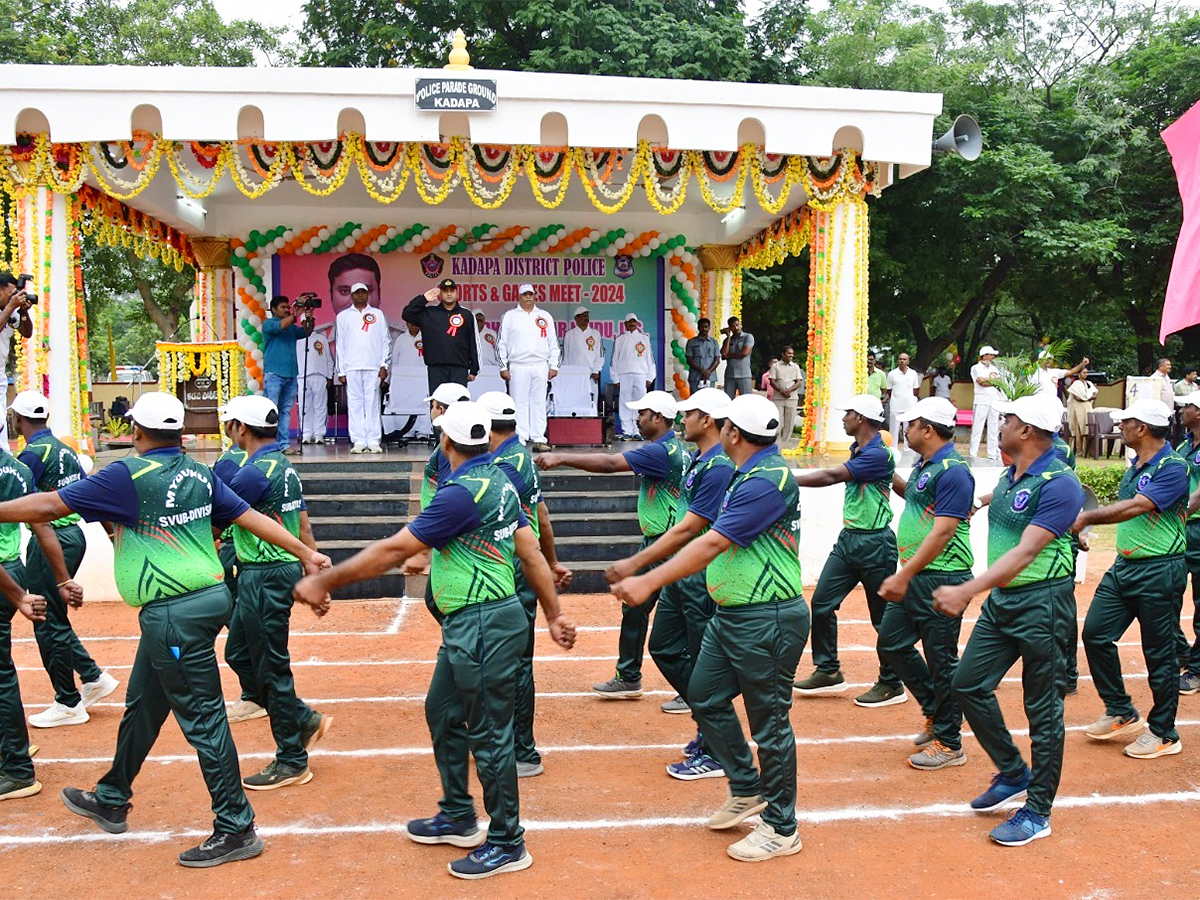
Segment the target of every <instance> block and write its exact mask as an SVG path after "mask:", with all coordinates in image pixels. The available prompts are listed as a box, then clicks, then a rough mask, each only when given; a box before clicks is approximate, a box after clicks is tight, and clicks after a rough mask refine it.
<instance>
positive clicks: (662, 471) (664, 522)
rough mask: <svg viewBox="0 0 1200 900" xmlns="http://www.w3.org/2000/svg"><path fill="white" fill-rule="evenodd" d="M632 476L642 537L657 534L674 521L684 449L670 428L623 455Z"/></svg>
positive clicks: (681, 477) (683, 466)
mask: <svg viewBox="0 0 1200 900" xmlns="http://www.w3.org/2000/svg"><path fill="white" fill-rule="evenodd" d="M622 455H623V456H624V457H625V461H626V462H627V463H629V468H631V469H632V470H633V471H634V473H635V474H636V475H639V476H640V477H641V485H640V487H639V488H638V505H637V511H638V525H639V526H641V529H642V534H644V535H645V536H646V537H658V536H659V535H660V534H662V533H663V532H664V531H668V530H670V528H671V526H673V525H674V524H675V512H676V509H677V507H678V504H679V491H680V488H681V486H682V484H683V471H684V469H685V467H686V466H687V451H686V450H685V449H684V447H683V444H681V443H680V442H679V438H677V437H676V436H675V432H674V431H673V430H671V431H668V432H667V433H666V434H664V435H663V436H662V437H660V438H659V439H658V440H656V441H651V442H649V443H647V444H645V445H643V446H641V447H638V448H636V449H634V450H626V451H625V452H624V453H623V454H622Z"/></svg>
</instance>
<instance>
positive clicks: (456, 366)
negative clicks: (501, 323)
mask: <svg viewBox="0 0 1200 900" xmlns="http://www.w3.org/2000/svg"><path fill="white" fill-rule="evenodd" d="M434 301H437V305H436V306H430V305H429V304H430V303H431V302H434ZM403 315H404V321H405V322H411V323H412V324H413V325H416V326H417V327H418V328H420V329H421V340H423V341H424V342H425V351H424V352H425V367H426V369H428V376H429V393H430V394H432V393H433V392H434V391H436V390H437V389H438V386H439V385H442V384H446V383H451V384H466V383H467V382H469V381H474V380H475V376H476V375H478V374H479V345H478V344H476V343H475V317H474V316H473V315H472V314H471V313H470V312H468V311H467V309H466V308H465V307H463V306H459V304H458V286H457V285H456V284H455V283H454V281H453V280H452V279H450V278H444V279H442V280H441V281H440V282H438V286H437V287H435V288H430V289H429V290H427V291H426V292H425V293H424V294H418V295H417V296H416V297H413V298H412V300H410V301H409V304H408V306H406V307H404V313H403Z"/></svg>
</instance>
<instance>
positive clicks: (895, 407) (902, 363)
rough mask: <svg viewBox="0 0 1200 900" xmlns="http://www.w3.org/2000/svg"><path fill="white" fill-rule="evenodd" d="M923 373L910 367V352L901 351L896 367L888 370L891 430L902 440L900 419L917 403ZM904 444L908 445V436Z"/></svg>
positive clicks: (894, 435)
mask: <svg viewBox="0 0 1200 900" xmlns="http://www.w3.org/2000/svg"><path fill="white" fill-rule="evenodd" d="M921 381H922V379H921V373H920V372H918V371H917V370H916V369H912V368H909V365H908V354H907V353H901V354H900V355H899V356H898V357H896V368H894V369H892V371H890V372H888V377H887V386H888V391H889V392H890V395H891V407H890V411H891V420H892V421H891V432H892V437H893V438H895V439H896V440H900V439H901V437H902V436H903V432H902V431H899V430H898V429H899V428H900V420H901V418H903V415H904V413H906V412H908V411H909V410H910V409H912V408H913V407H914V406H916V405H917V392H918V391H919V390H920V389H921ZM903 440H904V446H905V447H907V446H908V438H906V437H904V438H903Z"/></svg>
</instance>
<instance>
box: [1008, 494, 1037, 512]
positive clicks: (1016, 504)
mask: <svg viewBox="0 0 1200 900" xmlns="http://www.w3.org/2000/svg"><path fill="white" fill-rule="evenodd" d="M1032 496H1033V493H1032V492H1031V491H1027V490H1020V491H1017V496H1015V497H1013V507H1012V508H1013V510H1014V511H1016V512H1021V511H1023V510H1024V509H1025V507H1027V506H1028V505H1029V498H1030V497H1032Z"/></svg>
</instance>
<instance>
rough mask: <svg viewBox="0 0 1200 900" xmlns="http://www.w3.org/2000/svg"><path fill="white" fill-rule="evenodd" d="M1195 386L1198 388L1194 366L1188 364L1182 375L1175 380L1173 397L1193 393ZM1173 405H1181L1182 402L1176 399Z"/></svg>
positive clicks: (1199, 385) (1199, 384)
mask: <svg viewBox="0 0 1200 900" xmlns="http://www.w3.org/2000/svg"><path fill="white" fill-rule="evenodd" d="M1197 388H1200V383H1197V381H1196V367H1195V366H1188V367H1187V368H1186V369H1184V370H1183V377H1182V378H1180V379H1179V380H1178V381H1177V382H1175V397H1176V398H1180V397H1187V396H1188V395H1189V394H1192V393H1195V391H1196V389H1197ZM1175 405H1176V406H1182V405H1183V404H1182V403H1180V402H1179V400H1178V399H1176V401H1175Z"/></svg>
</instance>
